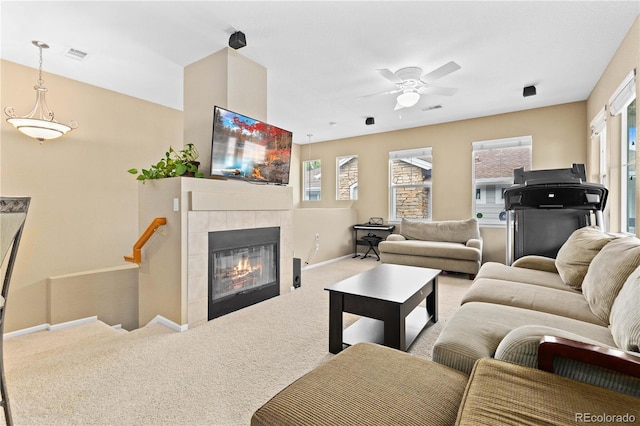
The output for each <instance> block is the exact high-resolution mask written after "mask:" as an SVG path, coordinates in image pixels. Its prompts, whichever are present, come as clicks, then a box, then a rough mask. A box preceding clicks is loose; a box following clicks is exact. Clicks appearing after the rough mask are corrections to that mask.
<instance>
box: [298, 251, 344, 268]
mask: <svg viewBox="0 0 640 426" xmlns="http://www.w3.org/2000/svg"><path fill="white" fill-rule="evenodd" d="M350 257H353V254H347V255H345V256H340V257H336V258H334V259H329V260H325V261H323V262H319V263H314V264H313V265H306V266H305V267H303V268H302V270H303V271H305V270H307V269H313V268H317V267H318V266H324V265H328V264H330V263H335V262H338V261H340V260H342V259H347V258H350Z"/></svg>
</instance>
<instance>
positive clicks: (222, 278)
mask: <svg viewBox="0 0 640 426" xmlns="http://www.w3.org/2000/svg"><path fill="white" fill-rule="evenodd" d="M279 242H280V228H278V227H273V228H255V229H240V230H232V231H220V232H210V233H209V319H210V320H211V319H213V318H217V317H219V316H222V315H225V314H228V313H230V312H233V311H236V310H238V309H241V308H244V307H246V306H249V305H253V304H254V303H258V302H261V301H263V300H266V299H269V298H271V297H274V296H277V295H278V294H280V283H279V271H278V268H279V265H280V260H279V257H280V256H279V255H280V252H279Z"/></svg>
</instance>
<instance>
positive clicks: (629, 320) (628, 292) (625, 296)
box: [609, 267, 640, 352]
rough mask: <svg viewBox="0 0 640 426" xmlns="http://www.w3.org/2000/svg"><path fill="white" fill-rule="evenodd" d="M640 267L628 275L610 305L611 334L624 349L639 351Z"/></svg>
mask: <svg viewBox="0 0 640 426" xmlns="http://www.w3.org/2000/svg"><path fill="white" fill-rule="evenodd" d="M638 301H640V267H638V268H636V270H635V271H634V272H633V273H632V274H631V275H629V278H627V281H626V282H625V283H624V285H623V286H622V289H621V290H620V293H618V297H616V300H615V301H614V302H613V306H612V307H611V316H610V317H609V322H610V323H611V334H612V335H613V341H614V342H616V345H617V346H618V347H619V348H620V349H622V350H624V351H633V352H640V309H638Z"/></svg>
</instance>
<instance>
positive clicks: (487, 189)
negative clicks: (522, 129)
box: [472, 136, 531, 225]
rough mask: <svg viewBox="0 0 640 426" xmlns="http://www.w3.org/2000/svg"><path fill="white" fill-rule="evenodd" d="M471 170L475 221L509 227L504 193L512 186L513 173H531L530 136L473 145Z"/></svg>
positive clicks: (480, 142)
mask: <svg viewBox="0 0 640 426" xmlns="http://www.w3.org/2000/svg"><path fill="white" fill-rule="evenodd" d="M472 167H473V191H472V193H473V194H475V197H474V199H473V211H474V215H475V217H476V218H478V222H479V223H480V224H484V225H499V224H506V220H507V215H506V212H505V210H504V190H505V189H507V188H508V187H509V186H511V185H512V184H513V169H518V168H520V167H524V169H525V170H530V169H531V136H522V137H517V138H507V139H497V140H490V141H479V142H474V143H473V164H472ZM478 194H480V198H478Z"/></svg>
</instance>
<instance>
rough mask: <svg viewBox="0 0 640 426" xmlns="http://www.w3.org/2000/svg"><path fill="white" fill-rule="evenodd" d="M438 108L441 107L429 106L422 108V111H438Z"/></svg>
mask: <svg viewBox="0 0 640 426" xmlns="http://www.w3.org/2000/svg"><path fill="white" fill-rule="evenodd" d="M440 108H442V105H430V106H426V107H423V108H422V110H423V111H431V110H433V109H440Z"/></svg>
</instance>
